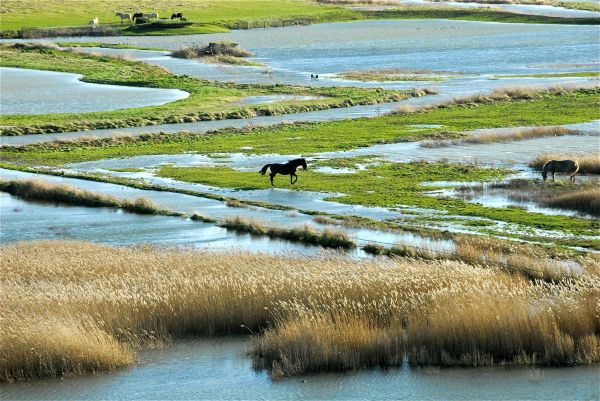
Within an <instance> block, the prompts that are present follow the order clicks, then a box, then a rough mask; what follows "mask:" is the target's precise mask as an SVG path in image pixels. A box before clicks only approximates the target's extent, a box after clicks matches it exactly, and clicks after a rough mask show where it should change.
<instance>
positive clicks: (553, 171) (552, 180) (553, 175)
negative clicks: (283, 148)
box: [552, 171, 555, 181]
mask: <svg viewBox="0 0 600 401" xmlns="http://www.w3.org/2000/svg"><path fill="white" fill-rule="evenodd" d="M554 173H555V171H553V172H552V181H554Z"/></svg>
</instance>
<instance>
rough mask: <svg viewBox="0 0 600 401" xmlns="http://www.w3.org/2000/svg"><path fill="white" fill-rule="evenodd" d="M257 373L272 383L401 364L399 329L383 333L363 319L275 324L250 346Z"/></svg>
mask: <svg viewBox="0 0 600 401" xmlns="http://www.w3.org/2000/svg"><path fill="white" fill-rule="evenodd" d="M250 353H251V354H252V355H253V365H254V368H255V369H268V370H269V372H270V374H271V377H273V378H274V379H284V378H286V377H290V376H296V375H301V374H305V373H310V372H315V373H318V372H330V371H346V370H357V369H364V368H368V367H376V366H379V367H392V366H400V365H402V358H403V355H404V339H403V329H402V326H401V325H400V324H397V325H395V326H392V327H387V328H385V329H382V328H379V327H378V325H377V323H375V322H370V321H369V320H368V319H366V318H365V317H362V316H361V317H353V316H347V315H342V316H339V315H336V316H334V317H332V316H328V315H320V314H318V315H316V316H315V315H311V314H307V313H305V314H302V315H301V316H299V317H297V318H295V319H294V320H291V321H284V322H280V324H277V326H276V327H275V328H274V329H272V330H267V331H266V332H265V333H264V335H262V336H257V337H254V338H253V341H252V343H251V346H250Z"/></svg>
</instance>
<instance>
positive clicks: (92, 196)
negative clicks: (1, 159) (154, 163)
mask: <svg viewBox="0 0 600 401" xmlns="http://www.w3.org/2000/svg"><path fill="white" fill-rule="evenodd" d="M0 191H3V192H8V193H9V194H11V195H14V196H17V197H19V198H22V199H26V200H30V201H38V202H54V203H64V204H68V205H77V206H88V207H116V208H120V209H123V210H126V211H128V212H132V213H140V214H162V215H177V214H178V213H174V212H170V211H168V210H165V209H163V208H161V207H159V206H158V205H156V204H155V203H154V202H153V201H151V200H150V199H147V198H144V197H138V198H135V199H123V198H118V197H116V196H112V195H108V194H103V193H98V192H93V191H87V190H85V189H81V188H78V187H76V186H73V185H69V184H56V183H52V182H50V181H44V180H41V179H28V180H10V181H3V180H0Z"/></svg>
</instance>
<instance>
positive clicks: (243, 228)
mask: <svg viewBox="0 0 600 401" xmlns="http://www.w3.org/2000/svg"><path fill="white" fill-rule="evenodd" d="M220 225H221V227H225V228H227V229H228V230H233V231H236V232H238V233H248V234H251V235H257V236H267V237H269V238H278V239H285V240H288V241H292V242H301V243H303V244H309V245H320V246H322V247H324V248H335V249H339V248H341V249H350V248H354V247H356V244H355V243H354V241H352V240H351V239H350V238H349V237H348V234H347V233H346V232H344V231H340V230H336V229H333V228H326V229H325V230H322V231H321V230H317V229H316V228H314V227H313V226H311V225H308V224H305V225H303V226H300V227H292V228H284V227H273V226H266V225H265V224H264V223H262V222H261V221H258V220H252V219H248V218H246V217H242V216H233V217H228V218H226V219H225V221H223V222H222V223H220Z"/></svg>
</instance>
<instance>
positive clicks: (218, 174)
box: [158, 162, 600, 235]
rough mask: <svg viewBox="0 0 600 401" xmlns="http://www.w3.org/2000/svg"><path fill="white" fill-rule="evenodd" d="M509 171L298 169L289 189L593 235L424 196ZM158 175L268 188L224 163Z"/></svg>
mask: <svg viewBox="0 0 600 401" xmlns="http://www.w3.org/2000/svg"><path fill="white" fill-rule="evenodd" d="M508 173H509V172H508V171H507V170H501V169H486V168H478V167H474V166H470V165H458V164H447V163H426V162H416V163H381V164H379V165H376V166H371V167H370V168H368V169H366V170H361V171H357V172H356V173H353V174H326V173H320V172H313V171H311V170H310V169H309V170H307V171H302V170H300V171H299V173H298V175H299V180H298V182H297V183H296V184H295V185H294V186H293V188H294V189H295V190H301V191H318V192H326V193H332V194H337V193H343V194H344V195H342V196H335V195H334V196H332V197H329V198H326V199H327V200H332V201H336V202H341V203H347V204H359V205H364V206H380V207H386V208H395V207H399V206H414V207H419V208H426V209H436V210H445V211H448V213H450V214H452V215H459V216H478V217H483V218H488V219H492V220H496V221H505V222H509V223H515V224H519V225H522V226H527V227H533V228H540V229H546V230H562V231H566V232H572V233H581V234H588V235H594V233H595V232H596V231H595V230H597V229H598V228H600V224H599V223H597V222H593V221H589V220H585V219H579V218H575V217H565V216H549V215H544V214H541V213H530V212H527V211H525V210H522V209H513V208H491V207H484V206H481V205H478V204H472V203H468V202H466V201H462V200H457V199H445V198H438V197H433V196H429V195H426V194H425V192H427V191H430V190H431V188H430V187H425V186H423V185H422V183H423V182H429V181H482V180H492V179H499V178H503V177H505V176H506V175H507V174H508ZM158 175H159V176H160V177H168V178H173V179H176V180H179V181H185V182H194V183H201V184H205V185H211V186H216V187H222V188H235V189H268V188H271V184H270V182H269V180H268V177H265V176H261V175H259V174H258V173H256V172H245V171H238V170H233V169H230V168H227V167H211V168H207V167H173V166H168V165H166V166H162V167H161V169H160V170H159V172H158ZM275 183H276V186H277V187H281V188H290V189H291V188H292V186H291V185H290V183H289V178H288V177H287V176H277V177H276V179H275Z"/></svg>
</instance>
